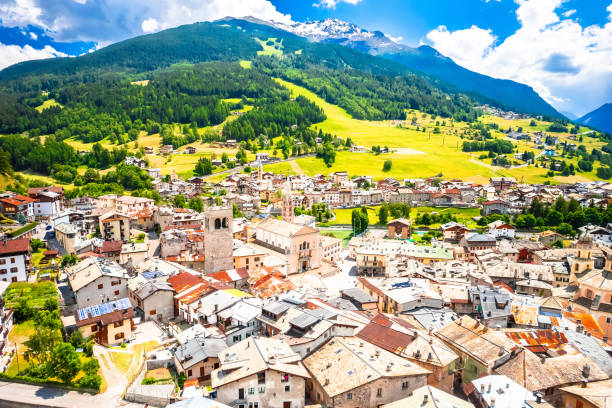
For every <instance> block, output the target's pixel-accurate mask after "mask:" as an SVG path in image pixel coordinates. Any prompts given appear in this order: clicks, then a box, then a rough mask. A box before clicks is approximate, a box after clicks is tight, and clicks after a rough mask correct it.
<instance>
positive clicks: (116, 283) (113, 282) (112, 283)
mask: <svg viewBox="0 0 612 408" xmlns="http://www.w3.org/2000/svg"><path fill="white" fill-rule="evenodd" d="M118 284H119V282H117V281H112V282H111V286H115V285H118Z"/></svg>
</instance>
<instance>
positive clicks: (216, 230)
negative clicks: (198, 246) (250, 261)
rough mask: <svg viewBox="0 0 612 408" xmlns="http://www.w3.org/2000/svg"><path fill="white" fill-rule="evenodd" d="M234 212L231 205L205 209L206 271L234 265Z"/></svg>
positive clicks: (223, 268)
mask: <svg viewBox="0 0 612 408" xmlns="http://www.w3.org/2000/svg"><path fill="white" fill-rule="evenodd" d="M232 226H233V214H232V209H231V208H229V207H208V208H207V209H206V210H205V211H204V234H205V235H204V240H205V241H204V273H206V274H208V273H213V272H218V271H222V270H227V269H232V268H233V267H234V258H233V250H234V247H233V240H232Z"/></svg>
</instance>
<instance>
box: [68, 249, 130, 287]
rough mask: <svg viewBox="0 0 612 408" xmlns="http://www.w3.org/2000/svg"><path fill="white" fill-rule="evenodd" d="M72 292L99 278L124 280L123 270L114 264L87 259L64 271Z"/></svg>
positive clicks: (96, 259)
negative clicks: (108, 277) (107, 277)
mask: <svg viewBox="0 0 612 408" xmlns="http://www.w3.org/2000/svg"><path fill="white" fill-rule="evenodd" d="M66 273H67V275H68V280H69V282H70V286H71V287H72V290H73V291H75V292H76V291H78V290H79V289H81V288H82V287H84V286H86V285H88V284H89V283H91V282H93V281H94V280H96V279H98V278H99V277H101V276H110V277H115V278H125V277H126V276H125V269H123V268H122V267H120V266H119V265H118V264H116V263H114V262H108V261H106V260H101V259H99V258H93V257H92V258H87V259H84V260H83V261H81V262H79V263H78V264H76V265H74V266H72V267H70V268H69V269H68V270H67V271H66Z"/></svg>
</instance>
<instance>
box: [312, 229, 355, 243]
mask: <svg viewBox="0 0 612 408" xmlns="http://www.w3.org/2000/svg"><path fill="white" fill-rule="evenodd" d="M319 232H320V233H321V235H331V236H333V237H334V238H338V239H341V240H342V245H343V246H346V244H348V242H349V241H350V240H351V238H352V237H353V231H350V230H328V229H322V230H320V231H319Z"/></svg>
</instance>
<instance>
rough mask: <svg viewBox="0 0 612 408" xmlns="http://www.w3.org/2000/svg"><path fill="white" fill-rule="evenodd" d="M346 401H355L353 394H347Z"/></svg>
mask: <svg viewBox="0 0 612 408" xmlns="http://www.w3.org/2000/svg"><path fill="white" fill-rule="evenodd" d="M346 399H347V400H352V399H353V393H352V392H349V393H347V394H346Z"/></svg>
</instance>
